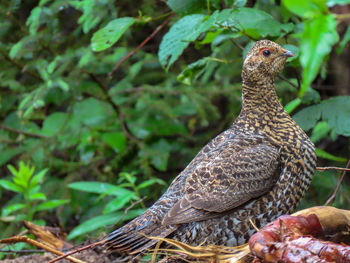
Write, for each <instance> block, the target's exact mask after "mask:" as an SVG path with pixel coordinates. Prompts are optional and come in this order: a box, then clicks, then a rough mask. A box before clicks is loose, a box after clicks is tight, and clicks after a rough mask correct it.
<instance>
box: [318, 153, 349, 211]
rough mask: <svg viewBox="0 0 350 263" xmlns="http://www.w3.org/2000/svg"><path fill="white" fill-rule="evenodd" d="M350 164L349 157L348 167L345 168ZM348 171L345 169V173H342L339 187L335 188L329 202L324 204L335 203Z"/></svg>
mask: <svg viewBox="0 0 350 263" xmlns="http://www.w3.org/2000/svg"><path fill="white" fill-rule="evenodd" d="M349 166H350V159H349V161H348V163H347V164H346V168H345V169H347V168H348V167H349ZM346 172H347V171H346V170H343V173H342V175H341V177H340V179H339V182H338V185H337V187H336V188H335V190H334V192H333V194H332V195H331V197H330V198H329V199H328V200H327V202H326V203H325V204H324V205H329V204H331V203H333V201H334V199H335V197H336V196H337V193H338V191H339V189H340V185H341V183H342V182H343V179H344V176H345V174H346Z"/></svg>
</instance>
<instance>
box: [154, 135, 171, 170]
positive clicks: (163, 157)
mask: <svg viewBox="0 0 350 263" xmlns="http://www.w3.org/2000/svg"><path fill="white" fill-rule="evenodd" d="M170 150H171V146H170V145H169V143H168V142H167V141H166V140H164V139H161V140H159V141H158V142H156V143H154V144H152V145H150V146H149V152H148V154H149V155H150V158H151V163H152V164H153V165H154V166H155V167H156V168H157V169H158V170H160V171H165V170H166V168H167V166H168V158H169V155H170Z"/></svg>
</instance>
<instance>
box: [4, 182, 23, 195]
mask: <svg viewBox="0 0 350 263" xmlns="http://www.w3.org/2000/svg"><path fill="white" fill-rule="evenodd" d="M0 186H1V187H3V188H5V189H6V190H9V191H13V192H16V193H22V192H23V191H24V189H23V188H22V187H20V186H19V185H16V184H14V183H12V182H10V181H7V180H4V179H0Z"/></svg>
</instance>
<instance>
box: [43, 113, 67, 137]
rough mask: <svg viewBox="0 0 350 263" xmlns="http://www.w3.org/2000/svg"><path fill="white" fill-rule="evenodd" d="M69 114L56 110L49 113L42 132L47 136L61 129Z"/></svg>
mask: <svg viewBox="0 0 350 263" xmlns="http://www.w3.org/2000/svg"><path fill="white" fill-rule="evenodd" d="M67 118H68V116H67V114H66V113H63V112H55V113H53V114H51V115H49V116H48V117H47V118H46V119H45V120H44V123H43V128H42V130H41V132H42V134H44V135H46V136H53V135H55V134H57V133H58V132H60V131H61V129H62V128H63V127H64V126H65V124H66V122H67Z"/></svg>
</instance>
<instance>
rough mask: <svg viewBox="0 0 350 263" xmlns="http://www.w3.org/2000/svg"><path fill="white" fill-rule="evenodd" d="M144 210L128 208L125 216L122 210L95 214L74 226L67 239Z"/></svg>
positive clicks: (129, 217) (128, 217)
mask: <svg viewBox="0 0 350 263" xmlns="http://www.w3.org/2000/svg"><path fill="white" fill-rule="evenodd" d="M143 212H144V209H133V210H130V211H129V212H128V213H127V214H126V215H125V216H124V212H123V211H120V212H116V213H112V214H107V215H102V216H97V217H94V218H91V219H89V220H87V221H85V222H84V223H82V224H80V225H79V226H77V227H76V228H74V229H73V230H72V231H71V232H70V233H69V235H68V236H67V240H71V239H73V238H75V237H77V236H81V235H84V234H86V233H89V232H91V231H94V230H96V229H99V228H103V227H106V226H109V225H113V224H115V223H117V222H118V221H120V220H121V219H122V220H123V221H126V220H129V219H132V218H134V217H136V216H138V215H140V214H142V213H143Z"/></svg>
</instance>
